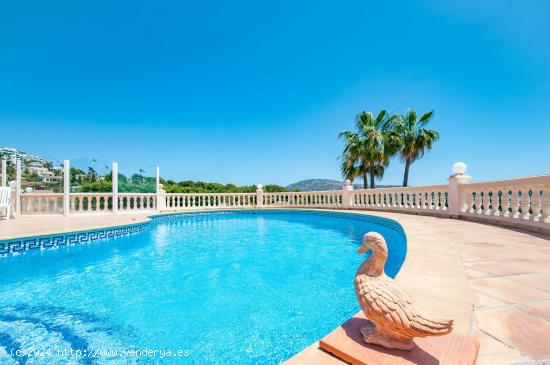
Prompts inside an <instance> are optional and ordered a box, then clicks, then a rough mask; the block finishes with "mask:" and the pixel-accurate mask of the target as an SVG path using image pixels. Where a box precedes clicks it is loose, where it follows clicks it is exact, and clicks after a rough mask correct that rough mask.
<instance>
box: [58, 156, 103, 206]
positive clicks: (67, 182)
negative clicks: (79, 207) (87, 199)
mask: <svg viewBox="0 0 550 365" xmlns="http://www.w3.org/2000/svg"><path fill="white" fill-rule="evenodd" d="M105 203H107V202H105ZM98 205H99V201H98ZM98 209H99V207H98ZM69 214H71V165H70V162H69V160H63V215H64V216H65V217H67V216H68V215H69Z"/></svg>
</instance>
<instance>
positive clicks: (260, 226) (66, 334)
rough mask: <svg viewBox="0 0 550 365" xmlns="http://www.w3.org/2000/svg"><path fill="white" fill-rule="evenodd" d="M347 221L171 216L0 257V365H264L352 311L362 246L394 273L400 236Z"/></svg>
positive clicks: (400, 254)
mask: <svg viewBox="0 0 550 365" xmlns="http://www.w3.org/2000/svg"><path fill="white" fill-rule="evenodd" d="M349 217H352V216H351V215H350V216H349ZM349 217H347V216H345V215H338V214H335V213H334V214H330V215H326V216H325V215H311V214H307V213H305V214H304V213H303V212H302V213H301V214H296V213H291V212H285V211H281V212H278V213H276V214H267V213H261V212H249V213H243V214H228V215H221V214H214V215H180V216H178V217H175V218H174V219H171V220H162V221H155V222H153V223H151V227H150V229H149V230H147V231H145V232H143V233H140V234H137V235H134V236H129V237H122V238H117V239H112V240H109V241H104V242H98V243H93V244H89V245H77V246H72V247H65V248H59V249H56V250H45V251H36V252H29V253H27V254H25V255H19V256H10V257H4V258H1V259H0V363H1V364H12V363H13V364H65V363H66V364H74V363H82V364H104V363H105V364H117V363H120V364H127V363H131V364H134V363H136V364H157V363H160V364H164V363H167V364H172V363H173V364H182V363H189V364H277V363H279V362H280V361H282V360H285V359H287V358H288V357H290V356H292V355H293V354H295V353H296V352H298V351H300V350H301V349H302V348H304V347H306V346H307V345H309V344H311V343H312V342H314V341H316V340H318V339H319V338H321V337H322V336H323V335H325V334H326V333H328V332H329V331H330V330H332V329H333V328H334V327H336V326H337V325H338V324H340V323H341V322H342V321H344V320H345V319H347V318H348V317H349V316H351V315H353V314H354V313H355V312H356V311H358V310H359V307H358V305H357V303H356V299H355V294H354V289H353V277H354V274H355V271H356V269H357V267H358V265H359V264H360V263H361V262H362V260H364V259H365V256H364V255H359V254H357V253H356V252H355V251H356V249H357V247H358V245H359V244H360V241H361V238H362V235H363V234H364V233H366V232H368V231H371V230H375V231H378V232H380V233H381V234H382V235H383V236H384V237H385V238H386V240H387V242H388V245H389V252H390V254H389V261H388V263H387V265H386V271H387V273H388V274H389V275H391V276H394V275H395V274H396V273H397V271H398V270H399V268H400V266H401V264H402V262H403V260H404V257H405V250H406V244H405V239H404V237H403V234H402V233H400V232H398V231H396V230H394V229H391V228H388V227H386V226H383V225H379V224H376V223H372V222H366V221H361V220H355V219H349ZM14 349H15V350H14ZM29 349H39V350H40V351H39V352H34V353H29V352H28V350H29ZM70 349H73V351H74V350H78V351H80V352H77V351H74V352H72V353H71V352H69V351H70ZM132 349H134V350H139V351H141V352H140V353H136V354H133V353H131V352H128V351H129V350H132ZM17 350H19V352H16V351H17ZM125 350H126V352H124V351H125ZM146 350H151V351H154V350H157V351H160V350H163V351H167V350H170V351H171V353H170V355H175V356H168V353H167V352H163V353H161V352H155V353H153V352H151V351H149V352H147V351H146ZM178 351H180V352H179V353H178Z"/></svg>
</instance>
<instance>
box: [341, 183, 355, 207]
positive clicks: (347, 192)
mask: <svg viewBox="0 0 550 365" xmlns="http://www.w3.org/2000/svg"><path fill="white" fill-rule="evenodd" d="M352 206H353V185H352V184H351V180H346V181H345V182H344V187H343V190H342V207H343V208H344V209H348V208H351V207H352Z"/></svg>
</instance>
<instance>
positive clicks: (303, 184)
mask: <svg viewBox="0 0 550 365" xmlns="http://www.w3.org/2000/svg"><path fill="white" fill-rule="evenodd" d="M342 185H343V183H342V181H338V180H331V179H308V180H302V181H298V182H295V183H293V184H290V185H288V186H287V187H286V188H287V189H288V190H289V191H292V190H296V189H297V190H300V191H324V190H341V189H342Z"/></svg>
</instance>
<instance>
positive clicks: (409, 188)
mask: <svg viewBox="0 0 550 365" xmlns="http://www.w3.org/2000/svg"><path fill="white" fill-rule="evenodd" d="M447 189H449V185H448V184H437V185H422V186H394V187H391V188H374V189H373V188H368V189H353V192H359V193H364V192H369V193H374V192H396V193H397V192H407V191H410V192H415V191H425V190H447Z"/></svg>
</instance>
